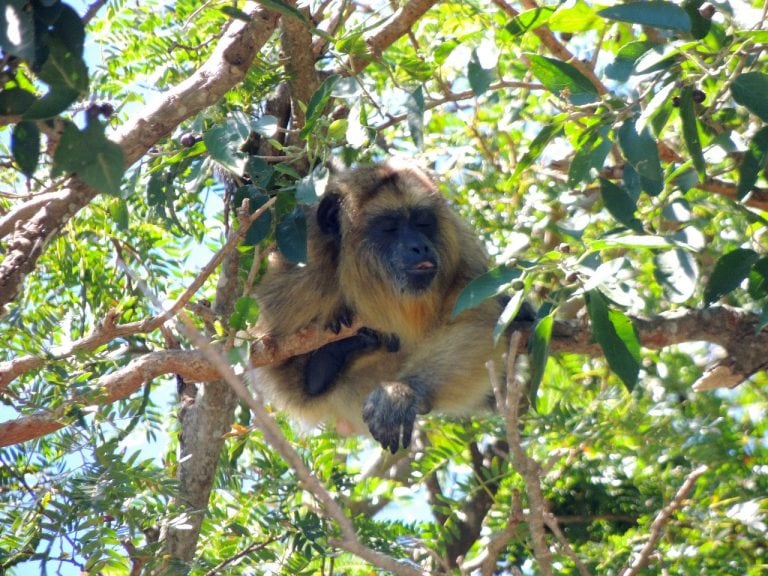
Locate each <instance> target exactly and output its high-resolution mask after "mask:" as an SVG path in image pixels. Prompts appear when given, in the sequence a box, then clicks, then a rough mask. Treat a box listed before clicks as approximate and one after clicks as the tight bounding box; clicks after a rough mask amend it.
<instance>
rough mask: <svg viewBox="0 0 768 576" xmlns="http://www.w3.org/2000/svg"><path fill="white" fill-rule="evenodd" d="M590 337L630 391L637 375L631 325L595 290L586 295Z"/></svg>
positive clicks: (637, 343) (637, 344)
mask: <svg viewBox="0 0 768 576" xmlns="http://www.w3.org/2000/svg"><path fill="white" fill-rule="evenodd" d="M585 298H586V300H587V311H588V312H589V319H590V322H591V324H592V336H593V337H594V339H595V341H596V342H597V343H598V344H599V345H600V348H602V350H603V353H604V354H605V359H606V361H607V362H608V366H610V367H611V370H613V371H614V372H615V373H616V375H617V376H618V377H619V378H620V379H621V381H622V382H624V385H625V386H626V387H627V389H628V390H630V391H631V390H633V389H634V387H635V385H636V384H637V377H638V375H639V373H640V340H639V338H638V336H637V331H636V330H635V327H634V325H633V324H632V321H631V320H630V319H629V318H628V317H627V316H626V315H625V314H624V313H623V312H621V311H619V310H615V309H612V308H609V306H608V303H607V301H606V300H605V297H604V296H603V295H602V294H600V292H598V291H597V290H591V291H589V292H587V293H586V294H585Z"/></svg>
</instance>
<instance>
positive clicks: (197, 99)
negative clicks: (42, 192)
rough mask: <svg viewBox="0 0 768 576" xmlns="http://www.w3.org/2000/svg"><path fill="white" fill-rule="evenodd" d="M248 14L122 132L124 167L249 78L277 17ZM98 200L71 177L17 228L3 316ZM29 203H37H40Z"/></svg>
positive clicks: (3, 268) (2, 286) (3, 285)
mask: <svg viewBox="0 0 768 576" xmlns="http://www.w3.org/2000/svg"><path fill="white" fill-rule="evenodd" d="M244 11H245V12H246V13H247V14H249V16H250V17H251V19H250V20H249V21H248V22H243V21H242V20H239V19H233V20H232V21H231V22H230V23H229V25H228V26H227V28H226V29H225V31H224V33H223V35H222V38H221V40H220V41H219V43H218V44H217V46H216V48H215V49H214V51H213V53H212V54H211V56H210V58H208V60H207V61H206V62H205V63H204V64H203V65H202V66H201V67H200V68H199V69H198V70H197V71H196V72H195V73H194V74H192V75H191V76H190V77H189V78H188V79H186V80H184V81H183V82H181V83H180V84H179V85H177V86H175V87H174V88H172V89H170V90H169V91H168V92H166V93H164V94H162V95H161V96H160V97H158V98H156V99H155V100H154V101H152V102H150V103H149V104H148V105H147V106H145V107H144V109H143V110H140V111H139V112H137V113H136V114H134V115H133V116H132V118H131V120H129V121H128V122H127V123H126V124H125V125H123V126H122V127H121V128H120V130H118V132H117V134H116V135H115V138H114V140H115V141H116V142H117V143H118V144H119V145H120V146H121V147H122V149H123V154H124V157H125V164H126V166H130V165H132V164H133V163H134V162H136V161H137V160H138V159H139V158H141V157H142V156H143V155H144V154H145V153H146V152H147V150H149V149H150V147H151V146H153V145H154V144H156V143H157V142H158V141H159V140H160V139H161V138H164V137H165V136H168V135H169V134H170V133H171V132H172V131H173V130H174V129H175V128H176V126H178V125H179V124H180V123H181V122H182V121H184V120H186V119H187V118H190V117H191V116H194V115H195V114H197V113H198V112H200V111H201V110H203V109H205V108H206V107H208V106H210V105H212V104H214V103H216V102H217V101H218V100H219V99H220V98H221V97H222V96H223V95H224V94H225V93H226V92H227V91H228V90H229V89H230V88H232V87H233V86H234V85H236V84H237V83H238V82H240V81H241V80H242V79H243V78H244V77H245V74H246V72H247V71H248V68H249V67H250V65H251V63H252V62H253V59H254V57H255V56H256V54H257V53H258V51H259V50H260V49H261V47H262V46H263V45H264V44H266V42H267V40H269V38H270V36H271V35H272V32H273V31H274V30H275V28H276V26H277V22H278V15H277V14H275V13H272V12H269V11H266V10H263V9H261V8H259V6H258V4H257V3H255V2H249V3H248V4H247V5H246V6H245V8H244ZM97 194H98V192H97V191H96V190H94V189H93V188H91V187H89V186H87V185H86V184H85V183H84V182H83V181H82V180H80V179H79V178H78V177H77V176H73V177H71V178H70V179H69V180H68V181H67V182H66V184H65V187H64V188H63V189H62V190H61V192H59V193H56V194H55V195H53V196H52V197H51V198H50V201H49V202H46V203H45V204H44V205H42V206H39V207H38V208H37V210H36V211H35V212H34V214H30V215H29V217H28V218H27V219H26V221H20V220H19V221H16V222H15V223H14V231H13V235H12V237H11V238H10V240H9V241H8V253H7V254H6V256H5V257H4V259H3V260H2V262H0V316H2V315H3V314H5V312H6V305H7V304H8V303H10V302H12V301H13V300H15V299H16V297H17V296H18V294H19V292H20V291H21V287H22V284H23V281H24V277H25V276H26V275H27V274H29V273H30V272H32V270H34V268H35V265H36V264H37V260H38V259H39V258H40V255H41V254H42V252H43V249H44V247H45V245H46V244H47V243H48V242H49V241H50V240H51V238H53V237H54V236H56V235H57V234H58V233H59V232H60V231H61V229H62V228H63V227H64V226H65V225H66V224H67V222H69V220H70V219H71V218H72V217H73V216H74V215H75V214H76V213H77V212H78V211H79V210H81V209H82V208H84V207H85V206H86V205H87V204H88V203H89V202H91V201H92V200H93V199H94V198H95V197H96V196H97ZM31 201H32V202H36V203H37V200H36V199H35V200H31ZM17 211H24V208H23V207H19V208H17ZM25 214H26V212H25Z"/></svg>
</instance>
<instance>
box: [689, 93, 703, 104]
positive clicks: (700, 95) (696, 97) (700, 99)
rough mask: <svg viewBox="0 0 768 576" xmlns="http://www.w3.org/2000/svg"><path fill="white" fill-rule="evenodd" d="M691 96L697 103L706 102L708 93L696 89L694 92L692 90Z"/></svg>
mask: <svg viewBox="0 0 768 576" xmlns="http://www.w3.org/2000/svg"><path fill="white" fill-rule="evenodd" d="M691 98H692V99H693V101H694V102H696V103H697V104H701V103H702V102H704V100H706V98H707V95H706V94H704V92H702V91H701V90H694V91H693V92H691Z"/></svg>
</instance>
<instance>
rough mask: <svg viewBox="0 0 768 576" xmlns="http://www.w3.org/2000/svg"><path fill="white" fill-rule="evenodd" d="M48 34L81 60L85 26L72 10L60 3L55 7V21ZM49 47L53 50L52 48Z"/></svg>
mask: <svg viewBox="0 0 768 576" xmlns="http://www.w3.org/2000/svg"><path fill="white" fill-rule="evenodd" d="M49 32H50V34H51V35H52V36H53V37H55V38H56V39H57V40H59V41H60V42H61V43H62V44H63V45H64V46H66V48H67V50H69V51H70V52H71V53H72V54H73V55H74V56H75V57H76V58H78V59H81V60H82V57H83V46H84V45H85V25H84V24H83V21H82V20H81V19H80V16H79V15H78V14H77V11H76V10H75V9H74V8H72V7H71V6H68V5H67V4H65V3H64V2H61V3H60V4H59V5H58V6H57V15H56V19H55V20H54V22H53V23H52V26H51V28H50V30H49ZM49 47H50V48H51V49H55V47H54V46H49Z"/></svg>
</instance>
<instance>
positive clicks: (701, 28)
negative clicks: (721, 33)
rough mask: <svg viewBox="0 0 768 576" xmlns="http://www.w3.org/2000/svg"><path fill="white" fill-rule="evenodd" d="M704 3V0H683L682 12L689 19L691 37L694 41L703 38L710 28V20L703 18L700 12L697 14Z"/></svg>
mask: <svg viewBox="0 0 768 576" xmlns="http://www.w3.org/2000/svg"><path fill="white" fill-rule="evenodd" d="M704 2H705V0H685V2H683V10H685V12H686V14H688V18H690V19H691V35H692V36H693V37H694V38H695V39H696V40H701V39H702V38H705V37H706V36H707V34H709V30H710V28H711V27H712V20H710V19H709V18H704V16H702V15H701V12H699V9H700V8H701V7H702V5H703V4H704Z"/></svg>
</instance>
